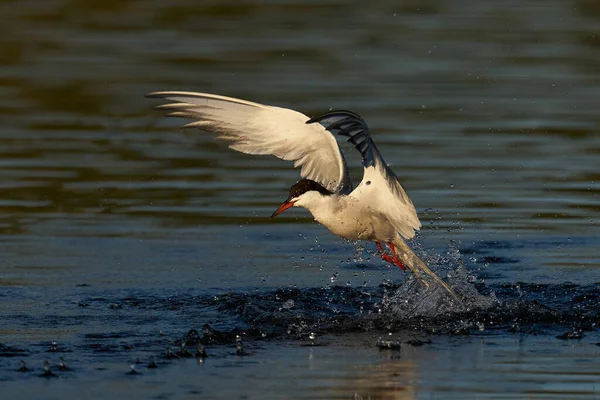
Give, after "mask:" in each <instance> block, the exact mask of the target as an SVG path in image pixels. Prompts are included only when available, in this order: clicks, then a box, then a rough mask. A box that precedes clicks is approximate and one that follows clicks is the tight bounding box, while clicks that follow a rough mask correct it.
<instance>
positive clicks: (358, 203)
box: [146, 91, 460, 301]
mask: <svg viewBox="0 0 600 400" xmlns="http://www.w3.org/2000/svg"><path fill="white" fill-rule="evenodd" d="M146 96H147V97H150V98H159V99H164V100H166V101H168V103H166V104H162V105H159V106H157V107H156V108H157V109H160V110H166V111H167V116H172V117H182V118H187V119H190V120H192V121H191V122H189V123H187V124H186V125H184V126H183V127H184V128H199V129H200V130H202V131H205V132H209V133H213V134H215V135H216V136H217V138H219V139H222V140H224V141H226V142H228V143H229V147H230V148H231V149H233V150H237V151H239V152H242V153H246V154H257V155H266V154H270V155H274V156H276V157H278V158H280V159H283V160H288V161H294V167H299V168H300V175H301V176H302V178H303V179H301V180H300V181H299V182H297V183H296V184H294V185H293V186H292V187H291V189H290V192H289V196H288V198H287V199H286V200H285V201H284V202H283V203H282V204H281V205H280V206H279V208H277V210H275V212H274V213H273V215H272V217H275V216H276V215H278V214H280V213H282V212H283V211H285V210H287V209H288V208H291V207H304V208H306V209H307V210H308V211H309V212H310V213H311V214H312V215H313V217H314V219H315V220H316V221H318V222H319V223H321V224H323V225H324V226H325V227H327V228H328V229H329V230H330V231H331V232H333V233H334V234H335V235H337V236H340V237H342V238H345V239H349V240H368V241H372V242H375V243H376V244H377V247H378V249H379V252H380V254H381V257H382V259H383V260H384V261H386V262H389V263H391V264H395V265H397V266H398V267H400V268H402V269H403V270H404V269H406V268H408V269H410V270H411V271H412V272H413V274H414V275H415V276H416V277H417V278H418V279H419V280H420V281H421V282H422V283H423V284H424V285H425V286H427V287H428V286H429V282H428V279H433V281H435V282H437V283H438V284H439V285H441V286H442V287H444V289H446V290H447V291H448V293H450V294H451V295H452V296H453V297H454V298H455V299H457V300H459V299H458V296H457V295H456V294H455V292H454V291H453V290H452V289H451V288H450V287H449V286H448V284H446V282H444V281H443V280H442V279H441V278H440V277H438V276H437V275H436V274H435V273H434V272H433V271H432V270H431V269H429V267H428V266H427V265H426V264H425V263H424V262H423V261H422V260H421V259H420V258H419V257H418V256H417V255H416V254H415V253H414V252H413V251H412V250H411V249H410V247H408V245H407V244H406V243H405V242H404V239H411V238H412V237H414V235H415V231H417V230H419V228H420V227H421V222H420V221H419V217H418V216H417V212H416V211H415V207H414V206H413V203H412V201H411V200H410V198H409V197H408V195H407V194H406V191H405V190H404V187H403V186H402V184H401V183H400V181H399V180H398V177H397V176H396V175H395V174H394V172H393V171H392V170H391V168H390V167H389V166H388V165H387V164H386V163H385V161H384V160H383V158H382V156H381V154H380V153H379V150H378V149H377V146H376V145H375V143H374V142H373V139H372V138H371V134H370V132H369V128H368V126H367V124H366V123H365V121H364V120H363V119H362V118H361V117H360V116H359V115H358V114H355V113H353V112H350V111H343V110H340V111H329V112H326V113H324V114H322V115H319V116H316V117H313V118H309V117H308V116H306V115H304V114H302V113H300V112H297V111H294V110H290V109H287V108H281V107H275V106H268V105H263V104H258V103H254V102H251V101H246V100H241V99H236V98H232V97H225V96H220V95H216V94H208V93H194V92H179V91H166V92H154V93H149V94H147V95H146ZM335 134H337V135H341V136H345V137H347V138H348V141H349V142H351V143H352V144H354V146H355V147H356V149H357V150H358V151H359V152H360V154H361V156H362V165H363V167H364V175H363V179H362V181H361V182H360V184H359V185H358V186H357V187H356V188H355V189H353V188H352V182H351V180H350V175H349V173H348V166H347V164H346V161H345V159H344V155H343V153H342V151H341V149H340V147H339V145H338V143H337V141H336V139H335V136H334V135H335ZM382 243H385V244H386V245H387V246H388V247H389V249H390V253H391V254H387V253H386V252H385V251H384V249H383V246H382ZM459 301H460V300H459Z"/></svg>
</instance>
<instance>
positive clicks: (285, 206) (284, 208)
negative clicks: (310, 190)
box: [271, 199, 295, 218]
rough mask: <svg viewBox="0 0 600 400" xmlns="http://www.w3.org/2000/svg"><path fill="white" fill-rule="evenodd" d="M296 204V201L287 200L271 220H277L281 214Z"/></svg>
mask: <svg viewBox="0 0 600 400" xmlns="http://www.w3.org/2000/svg"><path fill="white" fill-rule="evenodd" d="M294 203H295V201H291V200H290V199H287V200H286V201H284V202H283V204H281V205H280V206H279V208H278V209H277V210H275V212H274V213H273V215H271V218H275V217H276V216H278V215H279V214H281V213H282V212H284V211H285V210H287V209H288V208H290V207H292V206H293V205H294Z"/></svg>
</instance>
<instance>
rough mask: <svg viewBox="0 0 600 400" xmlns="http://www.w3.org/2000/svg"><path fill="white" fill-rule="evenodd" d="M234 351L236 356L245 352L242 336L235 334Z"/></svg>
mask: <svg viewBox="0 0 600 400" xmlns="http://www.w3.org/2000/svg"><path fill="white" fill-rule="evenodd" d="M235 353H236V354H237V355H238V356H243V355H244V354H246V352H245V351H244V342H242V337H241V336H240V335H235Z"/></svg>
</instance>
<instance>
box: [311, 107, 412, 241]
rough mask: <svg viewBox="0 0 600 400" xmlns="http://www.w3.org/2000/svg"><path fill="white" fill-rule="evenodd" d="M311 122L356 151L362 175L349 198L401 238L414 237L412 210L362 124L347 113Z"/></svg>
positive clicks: (335, 114) (332, 112) (338, 113)
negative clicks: (375, 214)
mask: <svg viewBox="0 0 600 400" xmlns="http://www.w3.org/2000/svg"><path fill="white" fill-rule="evenodd" d="M313 122H318V123H320V124H321V125H323V126H324V127H325V128H326V129H327V130H329V131H330V132H332V133H336V134H339V135H343V136H348V141H349V142H352V144H354V146H355V147H356V149H357V150H358V151H360V154H361V155H362V159H363V166H364V167H365V169H364V175H363V179H362V181H361V183H360V185H358V187H357V188H356V189H354V191H353V192H352V193H351V194H350V196H353V197H355V198H357V199H360V201H364V202H365V203H366V204H369V206H370V207H371V208H372V209H373V210H375V211H377V212H379V213H380V214H382V215H384V216H385V217H386V218H387V219H388V221H389V222H390V223H391V224H392V225H393V226H394V228H395V229H396V230H397V231H398V233H400V234H401V235H402V236H403V237H404V238H406V239H410V238H412V237H413V236H415V230H419V228H420V227H421V222H420V221H419V217H418V216H417V212H416V211H415V207H414V206H413V203H412V201H411V200H410V198H409V197H408V195H407V194H406V191H405V190H404V188H403V187H402V184H401V183H400V181H399V180H398V177H396V175H395V174H394V171H392V170H391V168H390V167H388V166H387V164H386V163H385V161H383V158H382V157H381V154H379V150H378V149H377V146H375V143H374V142H373V140H372V139H371V135H370V133H369V128H368V127H367V124H366V122H365V121H364V120H363V119H362V118H361V117H360V116H359V115H357V114H355V113H353V112H350V111H331V112H328V113H326V114H323V115H321V116H318V117H315V118H311V119H310V120H309V121H308V123H313Z"/></svg>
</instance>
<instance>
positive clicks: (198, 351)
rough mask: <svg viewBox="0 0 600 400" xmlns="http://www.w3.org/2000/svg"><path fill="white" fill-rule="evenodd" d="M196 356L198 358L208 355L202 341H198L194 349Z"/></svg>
mask: <svg viewBox="0 0 600 400" xmlns="http://www.w3.org/2000/svg"><path fill="white" fill-rule="evenodd" d="M196 357H198V358H205V357H208V355H207V354H206V349H205V348H204V345H203V344H202V343H198V348H197V349H196Z"/></svg>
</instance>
